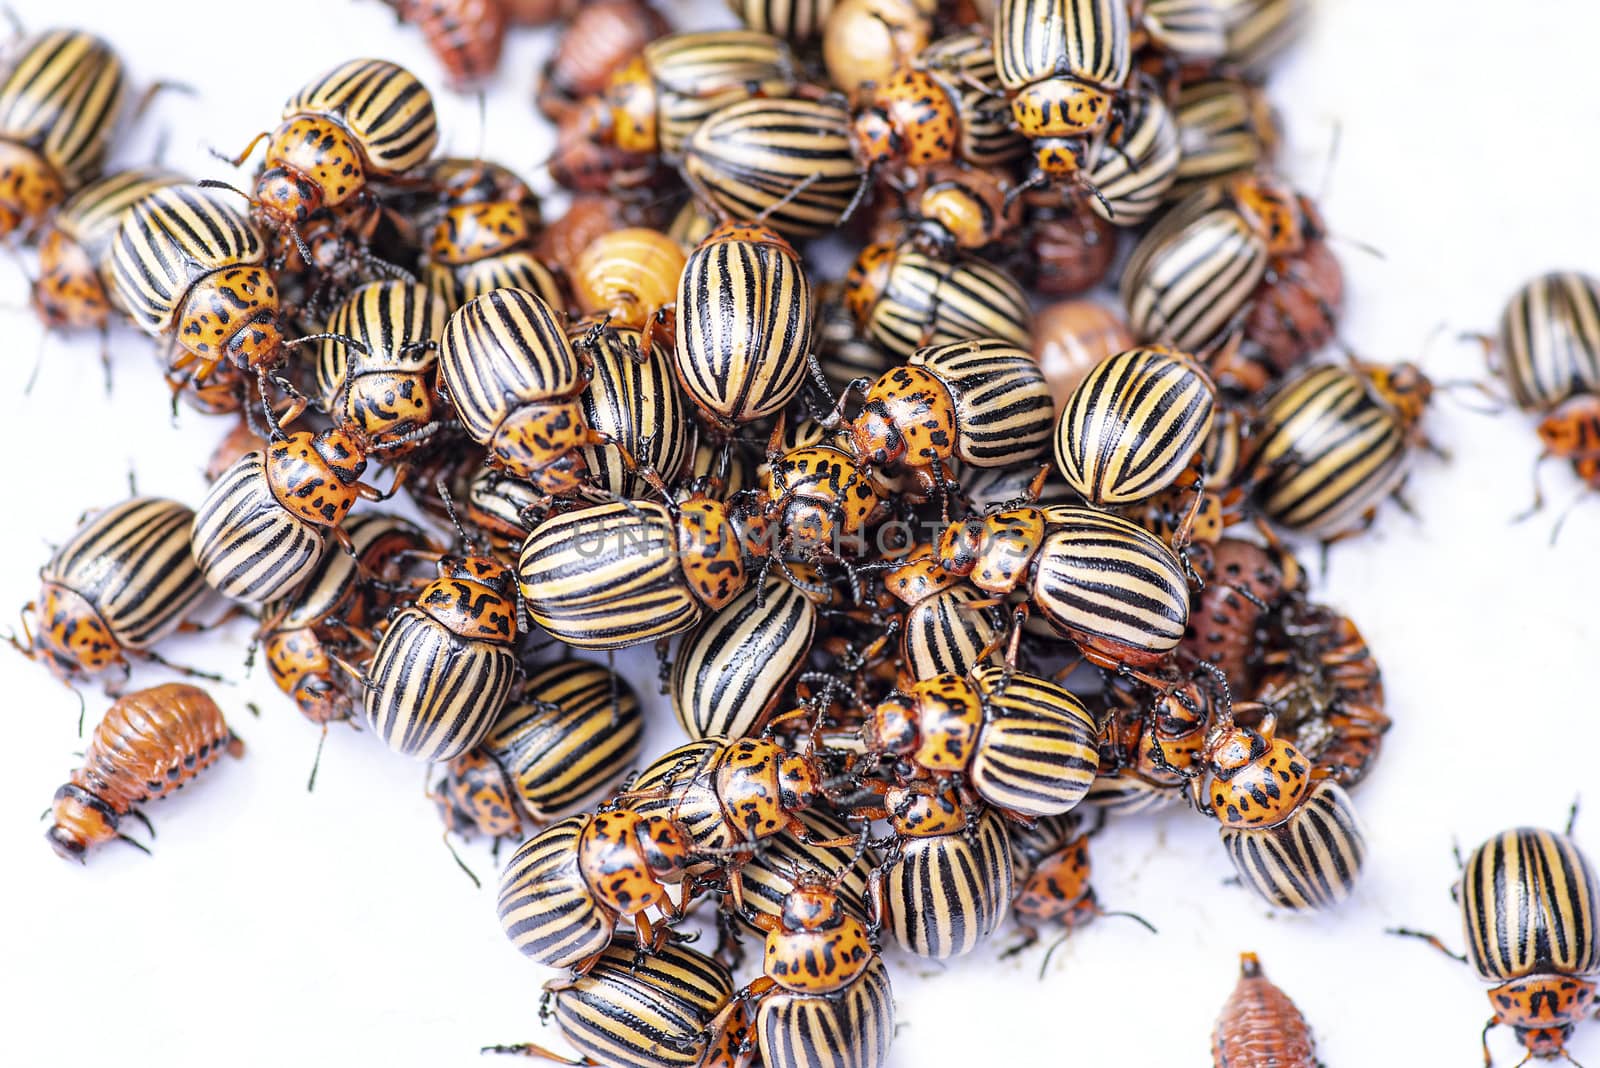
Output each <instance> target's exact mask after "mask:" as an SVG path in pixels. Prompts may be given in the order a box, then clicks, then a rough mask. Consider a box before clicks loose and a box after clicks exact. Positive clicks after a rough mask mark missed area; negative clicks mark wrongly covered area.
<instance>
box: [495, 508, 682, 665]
mask: <svg viewBox="0 0 1600 1068" xmlns="http://www.w3.org/2000/svg"><path fill="white" fill-rule="evenodd" d="M517 582H518V583H519V584H520V585H521V587H522V595H523V597H524V598H526V600H527V606H528V612H529V614H530V615H531V616H532V617H533V621H534V622H535V623H537V624H539V626H541V627H543V628H544V629H545V630H547V631H549V632H550V633H551V634H553V635H555V636H556V637H558V638H560V639H561V640H562V641H565V642H567V643H568V644H570V645H574V646H577V647H578V648H580V649H620V648H622V647H624V646H628V645H637V644H638V643H640V642H645V641H652V640H654V639H656V638H662V637H666V636H668V635H672V634H676V633H678V632H679V631H682V630H687V629H689V628H690V627H692V626H693V625H694V624H695V623H696V622H698V621H699V619H700V615H701V605H700V602H699V601H698V600H696V598H695V596H694V594H693V593H692V592H691V591H690V588H689V585H688V583H687V582H686V581H685V579H684V574H683V570H682V561H681V560H680V559H679V553H678V535H677V525H676V523H675V522H674V521H673V518H672V516H671V515H670V514H669V513H668V512H667V510H666V509H665V508H664V507H662V506H661V505H659V504H655V503H653V502H650V501H638V502H634V503H632V504H631V505H623V504H620V503H619V504H601V505H595V506H593V507H589V508H580V509H577V510H575V511H570V512H563V513H561V514H560V515H557V516H554V517H552V518H550V519H547V520H545V521H544V522H543V523H540V524H539V525H538V526H537V527H535V528H534V529H533V532H532V533H530V534H529V535H528V538H527V540H526V541H525V542H524V543H523V546H522V553H521V556H520V557H519V559H518V563H517Z"/></svg>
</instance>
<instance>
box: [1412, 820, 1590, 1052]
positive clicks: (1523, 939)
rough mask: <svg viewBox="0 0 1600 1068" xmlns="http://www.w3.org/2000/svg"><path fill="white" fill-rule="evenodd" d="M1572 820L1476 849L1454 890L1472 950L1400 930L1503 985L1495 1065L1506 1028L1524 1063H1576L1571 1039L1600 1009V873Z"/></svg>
mask: <svg viewBox="0 0 1600 1068" xmlns="http://www.w3.org/2000/svg"><path fill="white" fill-rule="evenodd" d="M1572 815H1573V817H1576V815H1577V807H1576V806H1574V807H1573V813H1572ZM1573 822H1574V821H1573V819H1572V818H1569V819H1568V821H1567V828H1566V833H1565V834H1558V833H1556V832H1555V831H1547V830H1542V829H1538V828H1533V827H1518V828H1515V829H1513V830H1509V831H1502V832H1500V833H1499V834H1497V835H1495V836H1494V837H1492V838H1490V839H1489V840H1488V841H1486V842H1484V843H1483V844H1482V845H1480V846H1479V847H1478V848H1477V849H1475V850H1473V851H1472V855H1471V856H1469V857H1468V858H1467V859H1466V862H1465V863H1464V864H1462V866H1461V881H1460V883H1459V885H1458V886H1457V887H1455V888H1454V889H1453V890H1452V894H1453V896H1454V897H1455V899H1456V903H1457V905H1458V906H1459V907H1460V909H1461V923H1462V927H1463V929H1464V930H1465V932H1466V935H1465V937H1466V942H1467V952H1466V955H1465V956H1462V955H1460V954H1457V953H1454V952H1452V951H1450V950H1449V949H1446V948H1445V946H1444V944H1443V943H1442V942H1441V941H1440V940H1439V939H1438V938H1436V937H1434V936H1432V935H1428V934H1422V933H1420V932H1417V931H1412V930H1408V929H1406V928H1398V929H1395V930H1394V931H1392V933H1394V934H1400V935H1407V936H1411V937H1416V938H1421V939H1423V940H1425V941H1427V942H1429V943H1431V944H1432V945H1433V946H1434V947H1435V948H1436V949H1438V950H1439V951H1441V952H1442V953H1445V954H1446V955H1447V956H1450V957H1452V958H1454V959H1455V960H1458V961H1461V962H1462V963H1465V964H1470V965H1471V966H1472V967H1473V968H1474V969H1475V970H1476V971H1477V973H1478V975H1479V976H1480V977H1481V978H1482V979H1484V980H1485V981H1487V982H1490V983H1494V984H1495V985H1494V987H1493V988H1492V989H1491V990H1490V991H1489V1004H1490V1005H1491V1006H1493V1009H1494V1014H1493V1015H1492V1016H1490V1017H1489V1022H1488V1023H1487V1024H1485V1025H1484V1028H1483V1062H1484V1064H1486V1065H1489V1064H1492V1063H1493V1059H1492V1058H1491V1056H1490V1054H1489V1032H1490V1030H1492V1029H1493V1028H1495V1027H1497V1026H1502V1025H1503V1026H1506V1027H1510V1028H1511V1029H1512V1030H1513V1031H1514V1032H1515V1033H1516V1036H1517V1041H1518V1042H1519V1043H1521V1045H1522V1046H1523V1048H1524V1049H1526V1050H1527V1051H1528V1053H1527V1056H1526V1057H1524V1058H1523V1059H1522V1061H1520V1062H1518V1063H1523V1064H1525V1063H1527V1062H1528V1061H1529V1060H1531V1059H1533V1058H1535V1057H1538V1058H1549V1059H1555V1058H1561V1059H1564V1060H1566V1061H1568V1062H1571V1063H1575V1062H1573V1061H1572V1056H1571V1054H1569V1053H1568V1052H1567V1043H1568V1041H1569V1040H1570V1039H1571V1037H1572V1031H1573V1028H1574V1027H1575V1026H1576V1025H1577V1024H1578V1023H1580V1022H1582V1021H1583V1020H1585V1019H1587V1018H1589V1017H1590V1016H1591V1015H1593V1013H1594V1007H1595V1004H1596V1002H1597V998H1596V990H1595V986H1596V984H1595V976H1596V975H1597V974H1600V938H1597V937H1596V933H1595V925H1596V922H1597V921H1600V878H1597V877H1596V875H1595V870H1594V866H1593V865H1592V864H1590V863H1589V859H1588V858H1587V857H1586V856H1584V854H1583V851H1582V850H1580V849H1579V848H1578V844H1577V842H1575V841H1573V838H1572V825H1573ZM1456 858H1457V860H1458V861H1459V860H1460V853H1459V852H1458V853H1457V854H1456Z"/></svg>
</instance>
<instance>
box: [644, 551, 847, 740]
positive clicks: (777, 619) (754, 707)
mask: <svg viewBox="0 0 1600 1068" xmlns="http://www.w3.org/2000/svg"><path fill="white" fill-rule="evenodd" d="M815 598H816V594H815V593H813V592H812V591H810V590H807V589H803V588H801V587H800V586H797V585H796V584H795V583H793V582H790V581H789V580H788V579H787V578H786V577H784V575H783V574H781V573H773V572H768V573H767V574H766V575H765V576H764V577H763V578H762V579H760V580H759V581H756V582H752V583H751V584H750V587H749V588H748V589H746V590H745V591H744V592H743V593H741V594H740V595H739V596H738V597H736V598H734V599H733V600H732V601H730V602H728V604H727V605H726V606H724V607H723V609H722V610H721V611H719V612H717V613H716V614H715V615H713V616H710V617H709V618H706V619H704V620H702V621H701V623H700V624H699V625H698V626H697V627H696V628H695V629H694V630H692V631H690V632H689V633H688V634H687V635H685V636H684V639H683V642H682V643H681V644H680V645H679V646H678V651H677V655H676V657H675V658H674V663H673V666H672V682H671V686H672V690H671V692H672V709H673V712H674V713H676V715H677V718H678V723H679V725H681V726H682V727H683V729H684V732H685V733H686V734H687V735H688V736H689V737H690V738H692V739H699V738H711V737H729V738H744V737H749V736H751V735H754V734H756V733H758V732H760V731H761V730H762V729H764V728H765V727H766V725H767V723H768V722H769V721H770V720H771V719H772V717H773V715H774V714H775V713H776V712H777V711H778V708H779V705H780V703H781V702H782V701H783V700H784V697H785V695H786V694H787V693H788V691H789V687H790V684H791V683H793V682H794V680H795V678H796V677H797V676H798V675H799V674H800V672H801V671H802V670H804V669H805V667H806V666H807V663H808V659H809V657H810V655H811V646H812V640H813V639H814V638H815V637H816V635H817V633H818V631H819V630H820V629H821V627H822V622H821V614H820V612H819V609H818V605H817V604H816V603H814V599H815Z"/></svg>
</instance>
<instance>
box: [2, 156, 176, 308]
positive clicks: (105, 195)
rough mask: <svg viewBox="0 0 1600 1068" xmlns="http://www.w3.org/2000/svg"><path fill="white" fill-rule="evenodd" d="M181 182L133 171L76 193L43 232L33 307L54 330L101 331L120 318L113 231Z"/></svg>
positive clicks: (154, 171) (165, 174)
mask: <svg viewBox="0 0 1600 1068" xmlns="http://www.w3.org/2000/svg"><path fill="white" fill-rule="evenodd" d="M183 180H184V179H183V178H182V176H180V175H178V174H176V173H174V172H172V171H168V170H164V169H162V168H159V167H132V168H129V169H128V170H125V171H119V172H117V173H116V174H110V175H107V176H106V177H104V178H101V179H99V180H97V181H93V182H90V183H89V184H88V185H86V186H84V187H83V188H82V189H80V190H78V191H77V192H76V193H74V194H73V195H72V196H71V197H69V198H68V199H67V201H66V203H64V204H62V205H61V210H60V211H58V212H56V214H55V216H54V217H53V218H51V220H50V221H49V223H48V224H47V225H46V227H45V229H44V237H43V238H42V239H41V240H40V242H39V278H38V280H37V281H36V282H34V284H33V307H34V310H35V311H36V312H37V313H38V315H39V320H40V321H41V322H43V323H44V325H45V326H46V327H48V328H50V329H52V330H100V331H102V332H104V331H105V329H106V327H107V326H108V325H109V324H110V322H111V319H112V317H113V315H115V314H118V313H120V312H121V311H122V310H123V309H122V304H121V303H120V302H119V301H118V300H117V296H116V288H115V287H114V286H113V284H112V282H111V261H110V253H111V242H112V239H113V238H114V237H115V236H116V233H117V227H118V226H120V225H121V224H122V220H123V219H124V218H125V217H126V216H127V213H128V212H129V211H130V210H131V209H132V208H133V206H134V205H135V204H136V203H138V202H139V201H140V200H142V199H143V198H144V197H145V196H147V195H148V194H150V193H153V192H155V191H156V190H157V189H161V188H163V187H165V186H169V185H177V184H178V183H179V182H182V181H183Z"/></svg>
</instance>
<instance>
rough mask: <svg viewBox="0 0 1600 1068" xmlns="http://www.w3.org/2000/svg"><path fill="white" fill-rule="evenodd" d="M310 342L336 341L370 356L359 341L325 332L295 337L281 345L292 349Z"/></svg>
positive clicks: (347, 336) (370, 353) (345, 335)
mask: <svg viewBox="0 0 1600 1068" xmlns="http://www.w3.org/2000/svg"><path fill="white" fill-rule="evenodd" d="M312 341H337V342H338V343H339V344H341V345H343V346H344V347H345V348H348V349H355V350H356V351H357V352H359V353H360V354H361V355H363V356H371V355H372V352H371V351H370V350H369V349H368V348H367V346H366V345H364V344H362V343H361V342H360V341H357V340H356V339H355V338H353V337H351V336H350V335H349V334H337V333H334V332H332V331H326V332H324V333H321V334H307V335H305V336H304V337H297V338H295V339H294V340H293V341H285V342H284V343H283V348H286V349H292V348H294V347H295V346H296V345H304V344H307V343H308V342H312Z"/></svg>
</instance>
